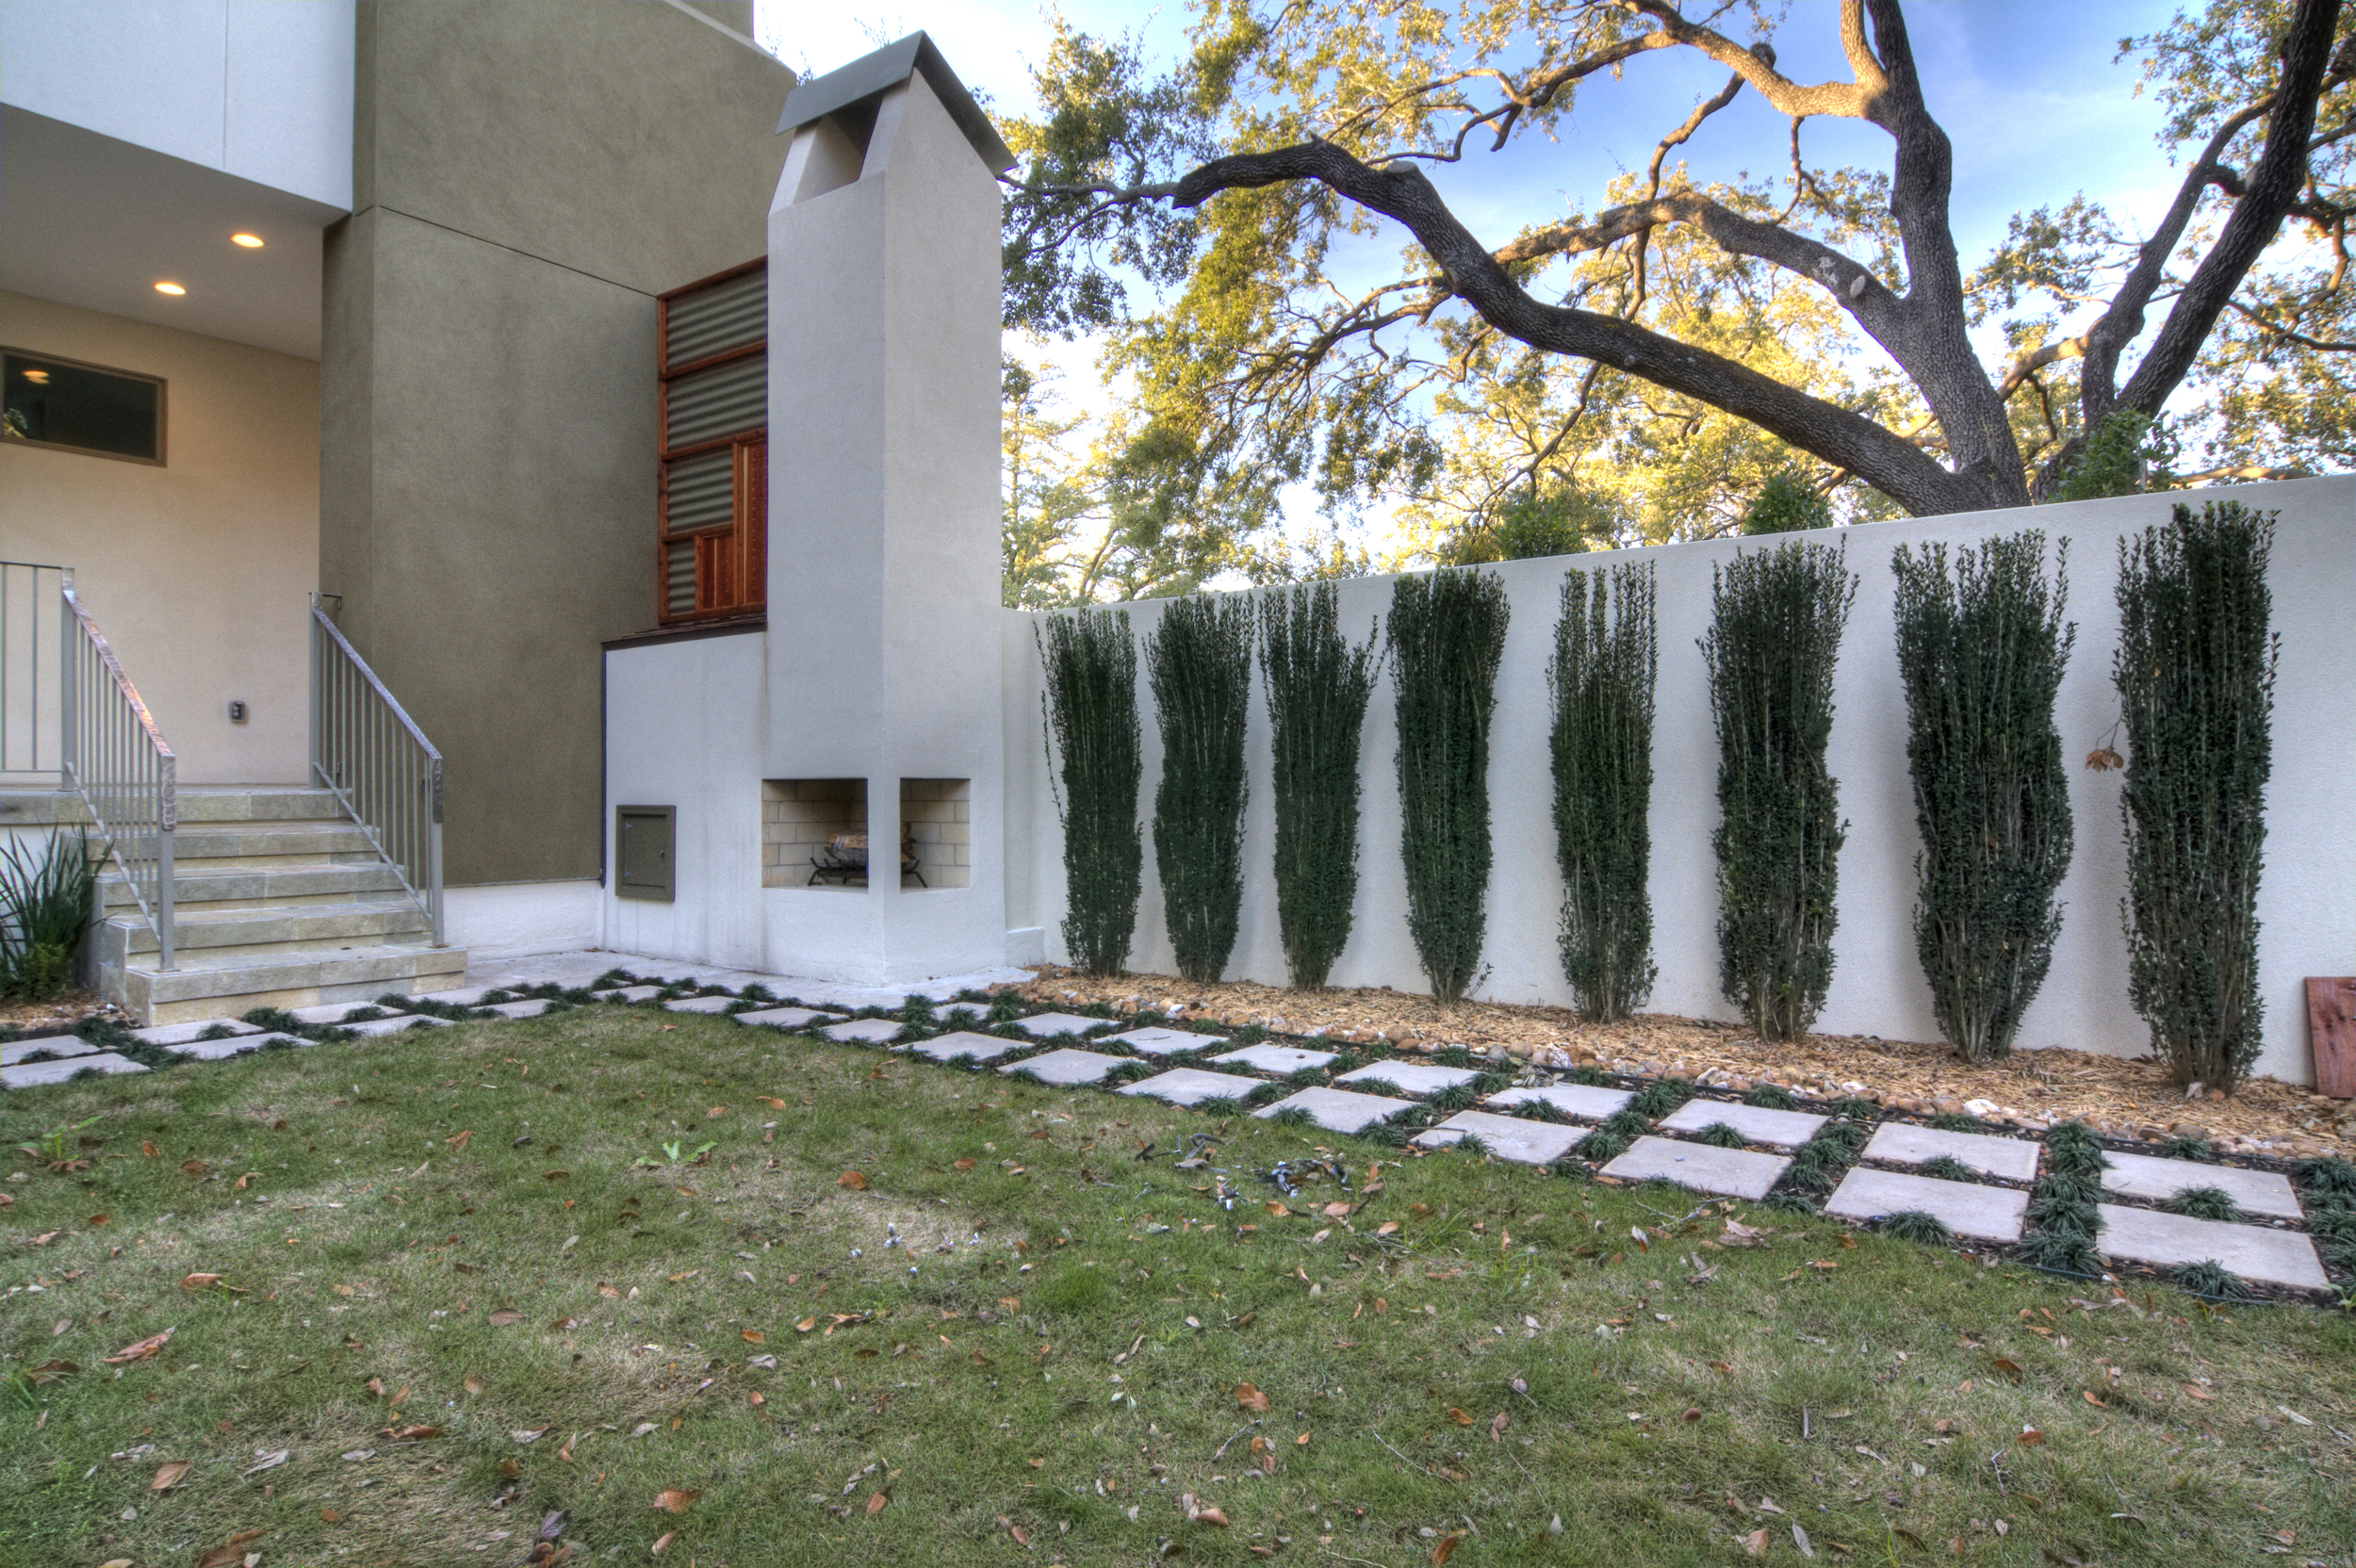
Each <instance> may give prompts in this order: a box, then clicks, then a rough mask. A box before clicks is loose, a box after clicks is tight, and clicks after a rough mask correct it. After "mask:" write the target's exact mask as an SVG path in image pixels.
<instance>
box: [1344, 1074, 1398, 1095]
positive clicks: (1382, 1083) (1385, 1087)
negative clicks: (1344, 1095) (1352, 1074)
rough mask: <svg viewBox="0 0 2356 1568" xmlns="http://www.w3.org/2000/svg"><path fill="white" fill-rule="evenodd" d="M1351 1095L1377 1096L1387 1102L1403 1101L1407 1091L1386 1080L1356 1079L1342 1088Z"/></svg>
mask: <svg viewBox="0 0 2356 1568" xmlns="http://www.w3.org/2000/svg"><path fill="white" fill-rule="evenodd" d="M1344 1087H1346V1088H1347V1089H1348V1090H1349V1091H1350V1093H1352V1094H1377V1095H1381V1096H1383V1097H1384V1098H1385V1099H1389V1100H1404V1099H1406V1098H1407V1097H1408V1096H1407V1091H1406V1090H1405V1089H1403V1088H1400V1087H1399V1086H1398V1085H1397V1084H1394V1083H1392V1082H1391V1081H1390V1080H1389V1079H1388V1078H1356V1079H1352V1080H1351V1081H1350V1083H1349V1084H1347V1085H1345V1086H1344Z"/></svg>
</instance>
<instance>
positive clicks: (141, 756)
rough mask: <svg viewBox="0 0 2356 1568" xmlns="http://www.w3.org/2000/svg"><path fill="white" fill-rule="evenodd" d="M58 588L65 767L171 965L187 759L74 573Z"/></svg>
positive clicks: (164, 962)
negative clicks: (158, 723)
mask: <svg viewBox="0 0 2356 1568" xmlns="http://www.w3.org/2000/svg"><path fill="white" fill-rule="evenodd" d="M63 578H64V580H63V581H62V582H61V583H60V584H59V586H58V589H57V597H58V602H59V603H60V604H61V605H62V606H63V607H64V610H65V613H64V614H63V615H61V616H60V617H59V620H60V622H61V625H60V628H59V636H60V641H61V642H62V643H63V645H64V646H63V649H62V656H61V660H60V665H61V667H60V670H59V674H60V676H61V677H62V678H61V680H60V682H59V693H58V715H57V718H58V725H57V733H58V749H59V752H60V754H61V755H60V757H59V764H60V772H61V775H62V776H63V777H64V778H65V780H66V781H67V782H68V783H69V784H70V785H71V786H72V787H73V788H74V790H75V791H77V792H79V793H80V794H81V797H82V802H83V804H84V805H86V806H88V807H89V808H90V819H91V821H93V822H95V823H96V824H97V825H98V831H99V833H100V835H101V836H102V837H103V838H104V839H105V840H106V854H107V855H109V856H111V857H112V858H113V859H114V862H115V864H116V865H118V866H120V867H121V868H122V869H123V881H124V883H125V885H126V886H128V887H129V888H130V890H131V896H132V898H133V899H135V900H136V901H137V902H138V904H139V913H140V914H142V915H144V916H146V917H147V923H148V926H149V928H150V929H151V930H153V931H154V932H155V946H156V951H157V957H158V967H160V968H162V969H167V970H169V969H171V968H172V967H173V961H172V836H173V834H174V833H176V832H177V831H178V829H179V826H180V796H179V759H178V758H177V757H176V756H174V755H173V753H172V743H171V742H169V741H167V740H165V739H164V733H163V731H162V730H160V729H158V728H156V727H155V717H154V715H152V714H150V713H149V712H148V711H147V704H146V703H145V702H144V701H142V700H140V697H139V688H138V687H136V686H134V685H132V684H131V678H130V677H129V676H127V675H124V674H123V662H122V661H121V660H119V659H117V658H116V657H115V650H114V648H113V647H112V646H111V645H109V644H108V643H107V641H106V634H105V633H104V632H102V631H100V630H99V629H98V623H97V622H96V621H94V620H92V619H91V618H90V612H89V611H88V610H85V609H84V608H82V601H81V598H80V597H79V596H77V595H76V594H75V593H74V574H73V573H72V572H71V571H67V572H65V573H64V574H63Z"/></svg>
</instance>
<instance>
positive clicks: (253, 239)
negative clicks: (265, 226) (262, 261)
mask: <svg viewBox="0 0 2356 1568" xmlns="http://www.w3.org/2000/svg"><path fill="white" fill-rule="evenodd" d="M229 243H230V244H232V245H242V246H244V247H245V248H246V249H247V250H249V251H258V250H260V249H261V248H262V237H261V236H260V235H258V234H233V235H231V236H230V237H229Z"/></svg>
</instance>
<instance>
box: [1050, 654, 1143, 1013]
mask: <svg viewBox="0 0 2356 1568" xmlns="http://www.w3.org/2000/svg"><path fill="white" fill-rule="evenodd" d="M1032 634H1033V636H1034V637H1035V638H1036V639H1037V641H1038V644H1039V664H1040V667H1041V669H1042V670H1043V672H1044V674H1045V682H1046V684H1045V690H1044V691H1042V692H1041V693H1040V694H1039V707H1040V710H1041V716H1042V718H1043V719H1044V721H1045V727H1046V738H1047V740H1048V741H1049V742H1050V743H1051V744H1050V753H1049V763H1050V769H1051V774H1057V775H1059V776H1060V777H1061V780H1062V787H1061V788H1060V789H1058V790H1056V791H1055V814H1056V817H1057V818H1058V819H1059V820H1060V821H1061V822H1062V824H1063V869H1064V905H1065V910H1066V912H1065V915H1064V920H1063V938H1064V947H1065V950H1066V951H1067V952H1068V953H1069V954H1070V955H1071V956H1072V966H1073V967H1074V968H1076V969H1079V970H1081V971H1083V972H1086V973H1088V974H1099V975H1109V974H1119V973H1120V972H1121V969H1122V967H1123V966H1124V965H1126V964H1127V963H1128V961H1129V941H1130V938H1131V936H1132V934H1133V933H1134V932H1135V931H1136V929H1137V890H1138V887H1139V884H1140V880H1141V876H1142V872H1143V867H1144V860H1145V847H1144V843H1143V841H1142V840H1141V839H1140V837H1139V836H1138V833H1137V783H1138V780H1139V779H1140V778H1141V777H1142V776H1143V774H1144V761H1143V743H1142V736H1141V731H1140V730H1139V728H1138V726H1137V643H1136V640H1135V639H1134V638H1133V637H1131V635H1130V632H1129V616H1128V614H1127V613H1126V612H1124V611H1120V610H1081V611H1077V612H1075V613H1072V614H1068V615H1048V616H1045V617H1043V618H1042V619H1041V620H1040V621H1039V624H1038V625H1037V626H1035V627H1034V628H1033V632H1032ZM1058 758H1060V764H1059V766H1058V764H1057V759H1058Z"/></svg>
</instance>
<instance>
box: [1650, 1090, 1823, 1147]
mask: <svg viewBox="0 0 2356 1568" xmlns="http://www.w3.org/2000/svg"><path fill="white" fill-rule="evenodd" d="M1829 1120H1831V1118H1830V1117H1822V1116H1810V1115H1808V1113H1807V1112H1806V1111H1777V1110H1771V1109H1769V1108H1768V1107H1767V1106H1764V1105H1737V1104H1732V1103H1728V1102H1726V1101H1724V1100H1689V1101H1687V1102H1686V1103H1684V1104H1682V1105H1679V1106H1678V1107H1677V1109H1676V1110H1674V1111H1671V1112H1670V1113H1669V1114H1668V1115H1667V1116H1665V1117H1663V1118H1661V1121H1660V1123H1659V1126H1660V1128H1661V1131H1662V1132H1664V1133H1698V1132H1700V1131H1701V1130H1702V1129H1703V1128H1705V1127H1708V1126H1710V1124H1711V1123H1712V1122H1719V1121H1723V1122H1725V1123H1726V1125H1727V1126H1729V1127H1731V1128H1733V1129H1734V1130H1735V1131H1736V1132H1738V1133H1740V1134H1742V1135H1743V1136H1744V1137H1746V1138H1748V1139H1750V1141H1751V1142H1753V1143H1764V1144H1770V1145H1772V1146H1774V1147H1775V1148H1777V1149H1793V1148H1797V1147H1798V1146H1799V1145H1801V1144H1803V1143H1806V1142H1807V1141H1808V1139H1810V1138H1812V1137H1814V1136H1815V1135H1816V1129H1817V1128H1819V1127H1822V1126H1823V1125H1824V1123H1825V1122H1827V1121H1829Z"/></svg>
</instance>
